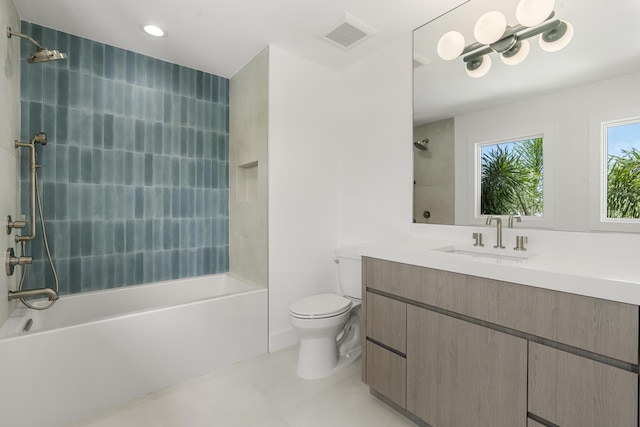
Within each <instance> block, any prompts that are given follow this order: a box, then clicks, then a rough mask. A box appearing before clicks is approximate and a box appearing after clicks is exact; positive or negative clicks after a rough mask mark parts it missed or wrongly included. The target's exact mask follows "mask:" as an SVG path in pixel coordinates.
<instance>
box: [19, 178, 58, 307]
mask: <svg viewBox="0 0 640 427" xmlns="http://www.w3.org/2000/svg"><path fill="white" fill-rule="evenodd" d="M34 177H35V184H36V185H35V187H36V201H37V202H38V213H39V216H40V228H41V229H42V240H43V241H44V248H45V250H46V252H47V259H48V260H49V266H50V267H51V272H52V273H53V279H54V280H55V285H56V287H55V291H56V293H58V288H59V282H58V273H57V272H56V267H55V266H54V265H53V260H52V259H51V251H50V250H49V241H48V240H47V230H46V228H45V225H44V216H43V215H42V203H41V202H40V191H39V190H38V174H35V176H34ZM25 245H26V242H25V241H22V254H23V255H24V252H25ZM26 275H27V266H26V265H25V266H23V268H22V275H21V276H20V284H19V285H18V291H21V290H22V285H24V279H25V277H26ZM20 301H22V303H23V304H24V305H26V306H27V307H29V308H31V309H33V310H46V309H47V308H49V307H51V306H52V305H53V304H55V302H56V301H49V303H48V304H47V305H44V306H36V305H33V304H31V303H29V302H27V301H26V300H25V299H24V298H20Z"/></svg>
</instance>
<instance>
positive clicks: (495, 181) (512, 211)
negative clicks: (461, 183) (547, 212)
mask: <svg viewBox="0 0 640 427" xmlns="http://www.w3.org/2000/svg"><path fill="white" fill-rule="evenodd" d="M478 157H479V161H480V165H479V166H480V167H479V173H480V191H479V194H480V197H479V199H480V200H479V203H480V210H479V213H480V215H521V216H523V217H542V216H543V212H544V185H543V184H544V181H543V177H544V166H543V138H542V136H535V137H530V138H523V139H520V140H511V141H505V142H498V143H496V142H490V143H482V144H478Z"/></svg>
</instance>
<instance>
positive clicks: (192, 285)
mask: <svg viewBox="0 0 640 427" xmlns="http://www.w3.org/2000/svg"><path fill="white" fill-rule="evenodd" d="M29 319H32V325H31V329H30V330H29V331H28V332H23V329H24V328H25V326H26V324H27V322H28V320H29ZM0 337H1V339H0V424H1V425H6V426H11V427H20V426H25V427H33V426H38V427H57V426H62V425H65V424H67V423H70V422H72V421H74V420H78V419H81V418H83V417H86V416H88V415H90V414H92V413H94V412H96V411H99V410H102V409H105V408H109V407H111V406H114V405H117V404H119V403H122V402H126V401H127V400H130V399H132V398H135V397H138V396H142V395H144V394H146V393H149V392H152V391H155V390H158V389H161V388H163V387H166V386H169V385H172V384H176V383H179V382H181V381H184V380H187V379H189V378H193V377H196V376H199V375H202V374H205V373H207V372H210V371H213V370H216V369H221V368H224V367H226V366H229V365H231V364H233V363H235V362H239V361H241V360H245V359H248V358H251V357H254V356H257V355H259V354H263V353H266V352H267V290H266V289H263V288H256V287H252V286H249V285H247V284H245V283H243V282H241V281H239V280H237V279H235V278H234V277H233V276H231V275H228V274H217V275H212V276H203V277H198V278H193V279H183V280H176V281H170V282H162V283H155V284H150V285H141V286H135V287H127V288H120V289H114V290H107V291H97V292H88V293H84V294H77V295H71V296H63V297H61V298H60V300H59V301H58V302H56V304H55V305H54V306H53V307H52V308H51V309H48V310H45V311H33V310H28V309H25V308H18V309H16V310H15V311H14V313H13V315H12V317H11V318H10V319H9V320H8V321H7V322H6V323H5V325H3V328H2V329H0Z"/></svg>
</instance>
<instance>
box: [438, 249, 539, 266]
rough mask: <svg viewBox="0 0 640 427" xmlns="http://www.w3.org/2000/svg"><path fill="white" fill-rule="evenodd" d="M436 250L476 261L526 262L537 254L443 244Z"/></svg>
mask: <svg viewBox="0 0 640 427" xmlns="http://www.w3.org/2000/svg"><path fill="white" fill-rule="evenodd" d="M434 250H436V251H438V252H446V253H449V254H455V255H460V256H464V257H466V258H470V259H475V260H478V261H488V262H494V261H495V262H497V263H500V262H503V261H506V262H515V263H526V262H527V260H528V259H530V258H532V257H534V256H536V255H537V254H535V253H531V252H524V251H521V252H518V251H514V250H511V249H495V248H491V247H488V248H478V247H474V246H457V245H451V246H444V247H442V248H437V249H434Z"/></svg>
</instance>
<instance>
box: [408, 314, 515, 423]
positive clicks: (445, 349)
mask: <svg viewBox="0 0 640 427" xmlns="http://www.w3.org/2000/svg"><path fill="white" fill-rule="evenodd" d="M406 409H407V410H408V411H409V412H411V413H412V414H414V415H416V416H418V417H419V418H420V419H422V420H424V421H426V422H427V423H428V424H429V425H432V426H510V427H526V420H527V342H526V341H525V340H523V339H521V338H516V337H514V336H511V335H507V334H503V333H501V332H498V331H494V330H491V329H488V328H484V327H482V326H478V325H475V324H473V323H469V322H465V321H462V320H459V319H456V318H453V317H449V316H444V315H442V314H439V313H436V312H433V311H429V310H425V309H423V308H419V307H415V306H409V307H408V309H407V407H406Z"/></svg>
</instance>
